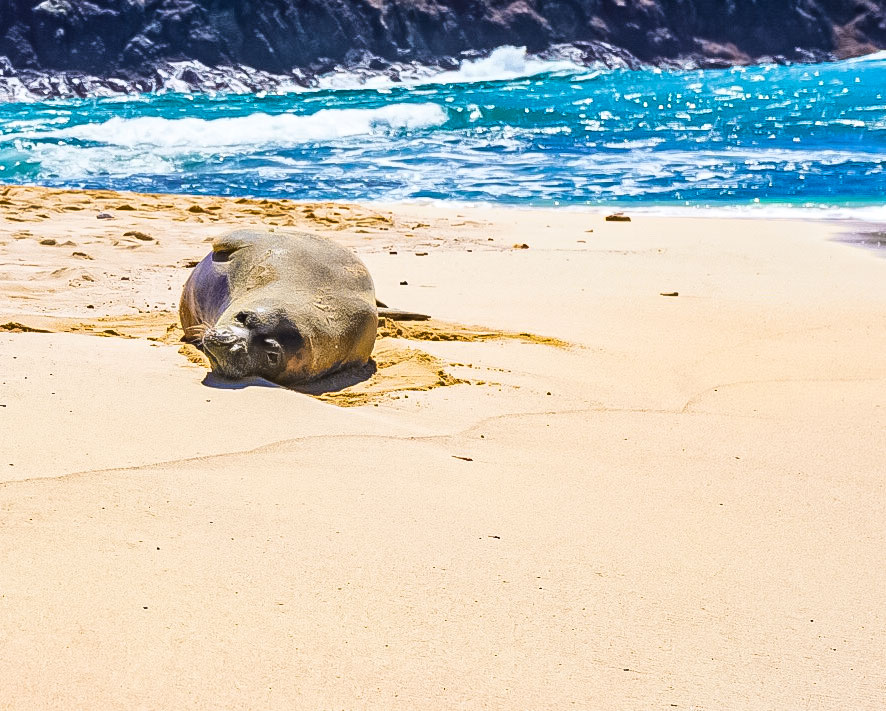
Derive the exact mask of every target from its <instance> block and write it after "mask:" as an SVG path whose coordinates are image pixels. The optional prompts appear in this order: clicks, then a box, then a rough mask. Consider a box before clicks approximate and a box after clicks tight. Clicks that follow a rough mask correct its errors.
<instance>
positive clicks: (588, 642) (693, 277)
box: [0, 186, 886, 711]
mask: <svg viewBox="0 0 886 711" xmlns="http://www.w3.org/2000/svg"><path fill="white" fill-rule="evenodd" d="M625 212H626V213H628V214H629V215H631V216H632V218H633V219H632V221H631V222H606V221H605V220H604V216H605V214H606V211H605V210H604V211H600V212H596V213H593V214H592V213H590V212H584V211H582V212H577V211H572V210H568V209H560V208H556V209H533V210H519V209H518V210H513V209H510V208H489V207H476V206H475V207H466V206H458V207H453V206H448V207H434V206H428V205H410V206H405V205H390V204H386V205H385V204H342V203H332V202H322V203H317V202H312V203H296V202H292V201H273V200H262V199H258V200H248V199H245V198H240V199H223V198H218V197H206V196H181V195H144V194H140V193H112V192H108V191H97V192H95V191H93V192H84V191H62V190H49V189H44V188H35V187H15V186H14V187H8V186H7V187H0V327H2V328H0V370H2V372H3V377H2V378H0V381H2V382H0V428H2V431H3V432H4V435H5V436H4V442H5V445H4V446H0V508H2V510H3V512H4V514H3V517H4V518H3V527H2V530H0V568H2V569H3V570H4V573H5V575H4V586H3V590H2V591H0V592H2V596H0V609H2V611H3V612H2V614H0V637H2V638H3V639H5V640H7V642H6V650H5V651H6V654H4V655H3V658H2V659H0V680H2V683H0V706H2V707H7V706H8V707H9V708H30V707H33V706H34V705H35V704H41V703H42V704H44V705H45V706H47V707H57V708H72V707H89V708H97V709H118V708H119V709H129V708H133V707H136V706H138V705H139V704H143V703H144V700H145V699H147V698H150V699H151V703H152V704H153V705H155V706H157V707H162V708H194V709H198V708H217V707H220V706H224V707H225V708H231V709H239V708H242V709H248V708H255V707H256V706H257V705H259V706H261V707H263V708H269V709H281V710H282V709H291V708H293V707H298V708H333V707H340V708H354V707H359V708H378V709H439V708H441V707H446V708H455V707H459V708H495V709H499V708H500V709H513V708H520V707H552V708H554V707H556V708H566V707H568V706H571V705H575V706H576V707H579V708H601V707H613V708H619V709H646V708H651V707H658V706H662V707H672V706H676V707H678V708H693V707H695V708H717V709H723V710H724V711H727V710H734V711H739V710H743V709H748V708H759V707H774V708H797V707H805V708H809V709H813V710H820V711H825V710H827V711H831V710H832V709H834V708H845V709H861V708H870V709H874V708H878V707H879V705H880V700H881V699H882V680H883V672H882V665H881V664H880V663H879V659H880V657H881V656H882V655H881V654H880V653H879V649H880V648H879V646H878V643H879V641H880V635H879V630H882V629H883V628H884V625H886V618H884V614H883V610H886V593H884V591H886V572H884V571H886V554H884V551H883V550H882V546H881V545H880V542H881V541H882V540H883V539H884V537H886V518H884V516H883V510H884V505H886V488H884V487H886V483H884V480H883V465H882V463H883V461H884V457H886V361H884V360H883V359H882V358H878V357H876V355H875V354H879V353H884V352H886V322H884V319H883V314H884V313H886V279H884V278H883V274H884V271H883V270H884V268H886V263H884V262H883V260H882V259H881V258H880V255H879V253H877V252H874V251H872V250H863V249H858V248H857V247H854V248H850V245H847V244H842V243H838V242H836V241H835V238H839V236H840V235H841V234H843V233H845V228H846V227H847V226H848V225H850V224H852V223H850V222H847V221H824V220H817V221H816V220H813V221H808V220H805V221H804V220H772V219H768V220H767V219H755V220H746V219H745V220H739V219H723V218H714V217H710V218H707V219H699V218H697V217H692V218H668V217H655V216H650V215H645V214H639V213H635V212H634V211H632V210H631V209H630V208H626V209H625ZM101 213H107V214H110V215H112V217H111V218H110V219H98V218H97V216H98V214H101ZM246 225H252V226H255V225H264V226H265V227H267V228H268V229H280V230H285V229H308V230H310V231H313V232H318V233H320V234H323V235H325V236H328V237H330V238H332V239H334V240H336V241H338V242H340V243H341V244H344V245H346V246H348V247H350V248H352V249H354V250H355V251H356V252H357V253H358V255H359V256H360V257H361V259H362V260H363V261H364V263H365V264H366V266H367V267H368V269H369V272H370V273H371V274H372V277H373V279H374V282H375V287H376V293H377V295H378V297H379V298H380V299H381V300H383V301H385V302H386V303H388V304H389V305H391V306H394V307H397V308H406V309H409V310H415V311H419V312H424V313H429V314H431V315H432V316H433V317H434V323H433V328H436V329H437V330H436V331H433V329H431V330H430V331H428V332H426V333H421V332H419V330H418V329H416V330H415V331H413V332H408V331H400V332H397V331H393V330H388V331H386V330H384V329H382V330H381V331H380V332H379V339H378V341H377V346H378V350H377V352H376V358H377V360H378V364H379V368H378V373H380V376H378V377H376V376H373V377H371V378H369V379H368V380H366V381H363V382H362V383H361V384H360V387H361V388H362V390H359V391H358V392H349V391H347V389H345V391H344V396H346V397H350V398H352V400H351V401H350V402H341V401H339V402H335V401H334V400H323V399H318V398H316V397H312V396H310V395H306V394H302V393H298V392H294V391H290V390H285V389H283V388H277V387H273V388H272V387H261V386H259V385H255V384H253V385H249V386H246V387H237V388H223V387H217V386H216V387H213V383H212V380H211V379H209V378H207V377H206V373H207V371H206V368H205V366H204V365H202V364H201V363H200V362H194V361H193V360H191V359H190V357H189V355H188V354H187V353H182V352H180V344H179V343H177V342H176V331H175V309H176V306H177V301H178V296H179V292H180V289H181V285H182V284H183V282H184V280H185V278H186V277H187V275H188V273H189V270H190V268H192V266H193V265H194V263H195V260H197V259H199V258H201V257H202V256H203V255H204V254H205V253H206V252H207V251H208V249H209V244H208V241H209V240H211V239H212V238H213V237H215V236H216V235H218V234H220V233H222V232H224V231H226V230H229V229H233V228H236V227H240V226H246ZM523 245H527V246H526V248H523ZM10 323H11V324H13V326H12V327H10V326H9V324H10ZM27 329H31V330H30V331H28V330H27ZM533 338H535V340H533ZM441 373H442V375H441ZM382 376H383V377H382ZM435 378H436V379H435ZM341 405H350V406H341Z"/></svg>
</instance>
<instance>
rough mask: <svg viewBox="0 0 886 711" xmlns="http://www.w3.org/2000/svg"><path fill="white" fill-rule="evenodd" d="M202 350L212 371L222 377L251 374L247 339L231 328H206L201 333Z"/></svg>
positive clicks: (240, 376) (242, 376)
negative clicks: (204, 331)
mask: <svg viewBox="0 0 886 711" xmlns="http://www.w3.org/2000/svg"><path fill="white" fill-rule="evenodd" d="M203 352H204V353H205V354H206V356H207V357H208V358H209V363H210V364H211V365H212V372H213V373H215V374H217V375H220V376H221V377H223V378H228V379H230V380H239V379H241V378H245V377H246V376H248V375H251V374H252V373H251V372H250V358H249V349H248V339H247V338H246V337H245V336H243V335H241V334H238V333H236V332H234V331H233V330H231V329H226V328H222V329H214V328H211V329H208V330H207V331H206V333H204V334H203Z"/></svg>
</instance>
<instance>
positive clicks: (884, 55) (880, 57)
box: [843, 50, 886, 64]
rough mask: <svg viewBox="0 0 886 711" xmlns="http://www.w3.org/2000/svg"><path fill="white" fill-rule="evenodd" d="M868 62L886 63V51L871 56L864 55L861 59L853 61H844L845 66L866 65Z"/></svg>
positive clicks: (857, 58) (856, 58)
mask: <svg viewBox="0 0 886 711" xmlns="http://www.w3.org/2000/svg"><path fill="white" fill-rule="evenodd" d="M868 62H886V50H882V51H880V52H872V53H871V54H864V55H862V56H861V57H852V58H851V59H844V60H843V63H844V64H866V63H868Z"/></svg>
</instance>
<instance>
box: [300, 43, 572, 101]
mask: <svg viewBox="0 0 886 711" xmlns="http://www.w3.org/2000/svg"><path fill="white" fill-rule="evenodd" d="M576 72H587V67H585V66H582V65H580V64H576V63H575V62H572V61H569V60H568V59H539V58H538V57H532V56H530V55H529V54H527V52H526V47H512V46H509V45H506V46H503V47H499V48H497V49H495V50H493V51H492V52H491V53H490V54H489V56H488V57H483V58H481V59H466V60H464V61H463V62H462V63H461V65H460V66H459V68H458V69H454V70H451V71H439V70H434V69H432V68H430V67H415V68H413V69H412V70H411V71H409V72H401V73H400V77H399V78H400V81H397V82H395V81H393V80H392V79H390V78H389V77H387V76H384V75H377V74H376V75H369V76H366V75H361V74H357V73H354V72H350V71H340V72H333V73H330V74H326V75H323V76H320V77H318V79H317V87H318V88H320V89H332V90H339V89H385V88H390V87H394V86H423V85H428V84H466V83H472V82H481V81H507V80H512V79H521V78H524V77H532V76H538V75H539V74H553V73H576Z"/></svg>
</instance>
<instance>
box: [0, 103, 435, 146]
mask: <svg viewBox="0 0 886 711" xmlns="http://www.w3.org/2000/svg"><path fill="white" fill-rule="evenodd" d="M446 120H447V114H446V111H445V110H444V109H443V108H442V107H440V106H439V105H437V104H390V105H388V106H382V107H380V108H376V109H322V110H320V111H317V112H315V113H312V114H302V115H299V114H292V113H283V114H276V115H272V114H266V113H254V114H250V115H248V116H237V117H226V118H215V119H202V118H161V117H155V116H142V117H139V118H121V117H114V118H111V119H109V120H107V121H104V122H102V123H88V124H82V125H79V126H72V127H70V128H64V129H61V130H57V131H50V132H47V133H45V134H43V135H42V136H40V137H41V138H53V139H56V138H57V139H76V140H80V141H88V142H90V143H96V144H103V145H115V146H126V147H131V146H160V147H186V148H195V149H199V148H225V147H236V146H267V147H275V146H276V147H279V146H288V145H296V144H299V143H308V142H312V141H330V140H335V139H337V138H347V137H350V136H360V135H364V134H390V133H393V132H397V131H411V130H416V129H422V128H429V127H432V126H439V125H442V124H443V123H445V122H446ZM5 138H7V139H8V138H11V137H5Z"/></svg>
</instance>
